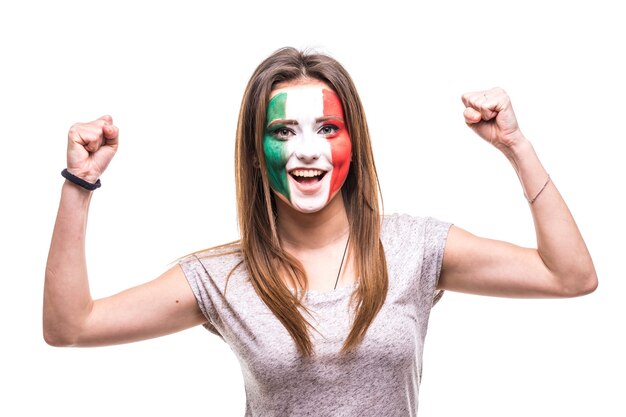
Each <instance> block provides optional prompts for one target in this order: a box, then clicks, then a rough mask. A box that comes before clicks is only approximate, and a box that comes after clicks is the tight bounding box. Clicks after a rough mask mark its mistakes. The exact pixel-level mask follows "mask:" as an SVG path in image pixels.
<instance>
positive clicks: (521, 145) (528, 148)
mask: <svg viewBox="0 0 626 417" xmlns="http://www.w3.org/2000/svg"><path fill="white" fill-rule="evenodd" d="M500 150H501V151H502V153H503V154H504V155H505V156H506V157H507V158H508V159H509V161H511V163H514V164H515V163H516V162H518V161H520V160H523V159H525V157H526V156H527V155H532V154H534V153H535V150H534V149H533V145H532V144H531V143H530V141H529V140H528V139H526V137H525V136H524V135H522V134H521V133H520V134H519V136H518V137H517V138H515V140H512V141H511V144H510V145H509V146H507V147H506V148H501V149H500Z"/></svg>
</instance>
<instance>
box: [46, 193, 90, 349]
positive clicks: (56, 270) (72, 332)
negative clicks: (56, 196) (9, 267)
mask: <svg viewBox="0 0 626 417" xmlns="http://www.w3.org/2000/svg"><path fill="white" fill-rule="evenodd" d="M90 199H91V193H90V192H89V191H86V190H83V189H81V188H80V187H78V186H76V185H73V184H70V183H69V182H66V183H65V184H63V189H62V193H61V201H60V204H59V210H58V213H57V219H56V223H55V226H54V232H53V234H52V241H51V244H50V251H49V253H48V262H47V264H46V276H45V284H44V303H43V329H44V338H45V339H46V341H47V342H48V343H50V344H52V345H67V344H70V345H71V344H73V343H74V338H75V337H76V336H77V335H78V334H79V332H80V329H81V326H82V325H83V323H84V322H85V320H86V317H87V316H88V314H89V311H90V310H91V305H92V299H91V295H90V292H89V282H88V279H87V265H86V260H85V232H86V228H87V215H88V210H89V201H90Z"/></svg>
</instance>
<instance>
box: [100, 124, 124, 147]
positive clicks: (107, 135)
mask: <svg viewBox="0 0 626 417" xmlns="http://www.w3.org/2000/svg"><path fill="white" fill-rule="evenodd" d="M119 133H120V130H119V129H118V128H117V126H114V125H110V124H107V125H104V126H102V135H103V136H104V139H105V143H104V144H105V145H108V146H117V144H118V143H119Z"/></svg>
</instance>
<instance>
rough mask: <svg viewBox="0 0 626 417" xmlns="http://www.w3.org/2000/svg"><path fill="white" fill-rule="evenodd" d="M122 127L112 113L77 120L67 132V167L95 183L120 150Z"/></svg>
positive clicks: (80, 176)
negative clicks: (91, 120) (119, 141)
mask: <svg viewBox="0 0 626 417" xmlns="http://www.w3.org/2000/svg"><path fill="white" fill-rule="evenodd" d="M118 134H119V129H118V128H117V127H116V126H115V125H113V118H111V116H108V115H106V116H102V117H100V118H99V119H96V120H94V121H93V122H89V123H76V124H75V125H73V126H72V127H71V128H70V131H69V133H68V135H67V139H68V140H67V170H68V171H69V172H70V173H71V174H74V175H75V176H77V177H79V178H82V179H83V180H85V181H87V182H90V183H92V184H93V183H95V182H96V181H97V180H98V178H100V176H101V175H102V173H103V172H104V170H105V169H106V167H107V166H108V165H109V162H111V159H113V155H115V152H116V151H117V146H118Z"/></svg>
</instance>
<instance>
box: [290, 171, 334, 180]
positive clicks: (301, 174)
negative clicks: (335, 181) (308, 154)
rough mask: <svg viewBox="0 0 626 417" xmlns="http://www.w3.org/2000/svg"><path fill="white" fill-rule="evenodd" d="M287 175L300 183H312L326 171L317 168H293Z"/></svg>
mask: <svg viewBox="0 0 626 417" xmlns="http://www.w3.org/2000/svg"><path fill="white" fill-rule="evenodd" d="M289 175H291V177H292V178H293V179H294V180H295V181H296V182H298V183H300V184H314V183H316V182H318V181H321V180H322V178H324V175H326V171H322V170H319V169H294V170H293V171H290V172H289Z"/></svg>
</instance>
